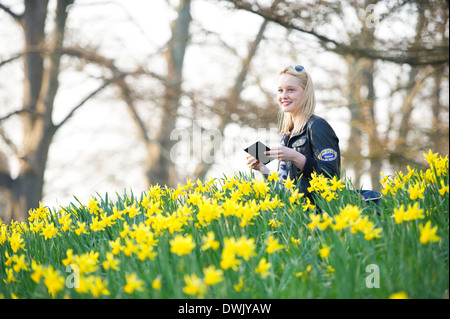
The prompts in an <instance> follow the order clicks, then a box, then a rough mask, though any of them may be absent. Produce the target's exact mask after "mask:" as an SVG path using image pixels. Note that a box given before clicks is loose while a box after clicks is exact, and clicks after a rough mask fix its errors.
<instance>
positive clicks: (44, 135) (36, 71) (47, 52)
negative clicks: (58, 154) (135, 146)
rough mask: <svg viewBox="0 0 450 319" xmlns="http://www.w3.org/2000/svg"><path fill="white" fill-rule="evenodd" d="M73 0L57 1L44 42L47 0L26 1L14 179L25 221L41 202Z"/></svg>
mask: <svg viewBox="0 0 450 319" xmlns="http://www.w3.org/2000/svg"><path fill="white" fill-rule="evenodd" d="M71 3H73V1H72V0H64V1H58V3H57V12H56V16H55V33H54V34H53V37H52V42H51V43H49V44H46V43H45V22H46V17H47V5H48V1H46V0H45V1H44V0H43V1H32V0H29V1H25V12H24V15H23V18H24V21H23V28H24V33H25V59H24V73H25V77H24V99H23V110H24V111H25V112H23V113H21V119H22V127H23V141H22V145H23V148H22V150H21V154H20V163H19V165H20V167H19V175H18V177H17V178H16V179H15V180H11V190H12V197H13V219H14V220H19V221H24V220H25V219H26V217H27V213H28V210H29V209H32V208H35V207H37V206H38V205H39V201H40V200H41V198H42V193H43V185H44V172H45V166H46V163H47V157H48V151H49V148H50V144H51V142H52V139H53V136H54V135H55V132H56V129H57V128H56V126H54V125H53V123H52V112H53V103H54V99H55V95H56V92H57V90H58V74H59V65H60V58H61V52H62V51H61V48H62V42H63V39H64V27H65V22H66V19H67V13H66V6H67V5H69V4H71Z"/></svg>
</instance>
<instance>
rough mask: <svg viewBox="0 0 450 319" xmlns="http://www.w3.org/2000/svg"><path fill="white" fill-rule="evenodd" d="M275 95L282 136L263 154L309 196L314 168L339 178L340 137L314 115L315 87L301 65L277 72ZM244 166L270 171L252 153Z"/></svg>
mask: <svg viewBox="0 0 450 319" xmlns="http://www.w3.org/2000/svg"><path fill="white" fill-rule="evenodd" d="M277 97H278V104H279V106H280V111H281V114H280V129H281V133H282V135H283V137H282V139H281V145H279V146H275V147H271V150H270V151H268V152H265V154H266V155H267V157H269V158H273V159H278V160H279V166H278V169H279V174H280V177H281V178H283V179H286V178H287V176H288V175H289V177H290V178H291V179H294V180H295V181H296V182H297V183H300V192H303V193H305V195H306V196H308V197H309V195H310V194H309V192H308V187H309V179H310V177H311V174H312V173H313V172H314V171H315V172H317V174H323V175H324V176H326V177H329V178H331V177H333V176H335V175H336V176H337V177H338V178H340V167H341V155H340V150H339V139H338V137H337V136H336V134H335V132H334V130H333V129H332V128H331V126H330V125H329V124H328V122H327V121H325V120H324V119H323V118H321V117H319V116H317V115H314V109H315V105H316V99H315V95H314V86H313V82H312V79H311V76H310V75H309V74H308V73H307V72H306V70H305V68H304V67H303V66H301V65H296V66H288V67H286V68H284V69H282V70H281V71H280V74H279V81H278V96H277ZM247 165H248V166H249V167H251V168H253V169H255V170H258V171H259V172H261V173H262V174H263V175H264V176H267V175H268V174H269V173H270V170H269V169H268V168H267V166H265V165H264V164H262V163H261V162H259V161H258V160H257V159H255V158H254V157H253V156H251V155H250V156H247Z"/></svg>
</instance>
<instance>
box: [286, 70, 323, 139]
mask: <svg viewBox="0 0 450 319" xmlns="http://www.w3.org/2000/svg"><path fill="white" fill-rule="evenodd" d="M283 74H290V75H293V76H295V77H296V78H297V79H298V80H299V82H300V83H299V84H300V86H301V87H302V89H303V99H302V101H301V104H300V107H299V110H298V112H297V113H296V115H295V119H294V118H293V117H292V115H291V114H290V113H285V112H283V110H281V108H280V116H279V129H280V133H281V134H286V135H292V134H296V133H300V132H301V131H302V130H303V128H304V127H305V125H306V123H307V122H308V120H309V118H310V117H311V116H312V115H313V114H314V110H315V107H316V97H315V94H314V85H313V81H312V79H311V76H310V75H309V74H308V73H307V72H306V70H304V69H303V70H302V71H300V72H297V71H296V70H295V67H294V66H288V67H285V68H283V69H282V70H281V71H280V73H279V75H280V76H281V75H283Z"/></svg>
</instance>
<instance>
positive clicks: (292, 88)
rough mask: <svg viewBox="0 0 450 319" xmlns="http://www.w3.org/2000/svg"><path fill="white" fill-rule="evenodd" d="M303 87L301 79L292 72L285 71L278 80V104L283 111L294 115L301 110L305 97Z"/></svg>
mask: <svg viewBox="0 0 450 319" xmlns="http://www.w3.org/2000/svg"><path fill="white" fill-rule="evenodd" d="M303 91H304V90H303V88H302V87H301V86H300V80H299V79H298V78H297V77H295V76H293V75H290V74H287V73H283V74H281V75H280V78H279V80H278V95H277V97H278V104H279V105H280V108H281V109H282V110H283V112H289V113H291V114H292V115H293V114H294V113H295V112H296V111H299V110H300V103H301V102H302V99H303Z"/></svg>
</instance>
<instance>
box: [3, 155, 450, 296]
mask: <svg viewBox="0 0 450 319" xmlns="http://www.w3.org/2000/svg"><path fill="white" fill-rule="evenodd" d="M425 160H427V162H428V164H429V168H428V169H426V170H425V171H423V170H418V169H411V168H408V172H406V173H402V172H397V173H396V174H395V175H394V176H389V177H386V178H384V179H383V180H382V181H380V182H381V184H382V187H383V190H382V192H383V197H382V199H381V200H379V202H378V204H373V203H370V202H369V203H367V202H365V201H364V200H363V199H362V198H361V197H360V196H359V195H358V193H357V192H356V191H355V190H354V189H353V187H352V185H351V183H350V182H349V181H343V180H336V179H333V180H330V179H326V178H324V177H322V176H315V177H314V178H313V180H312V182H311V185H312V188H313V191H314V196H315V206H313V205H311V204H308V202H307V201H306V200H305V199H304V198H303V197H301V195H298V194H297V193H296V188H295V186H293V187H291V186H290V185H289V184H287V185H284V183H282V182H281V181H279V180H277V178H276V174H273V175H271V176H270V177H269V179H270V180H269V181H261V180H259V179H256V178H255V176H254V175H252V174H251V173H250V174H246V173H242V172H238V173H237V174H236V175H235V176H232V177H230V176H224V177H223V178H221V179H212V180H209V181H201V180H198V181H196V182H195V183H192V182H191V181H186V184H185V185H179V186H178V187H177V188H167V187H160V186H159V185H153V186H152V187H150V189H149V190H147V191H146V192H143V193H141V194H138V195H135V194H133V192H132V191H130V192H129V193H125V194H116V199H115V200H111V199H110V198H111V195H110V194H105V195H104V196H100V195H99V194H96V195H93V196H92V198H91V199H90V200H89V202H88V203H82V202H80V201H78V200H76V198H75V202H74V203H71V204H70V205H69V206H67V207H60V208H58V209H56V210H55V209H50V208H48V207H43V206H42V205H41V206H40V207H38V208H36V209H33V210H31V211H30V218H29V221H28V222H26V223H19V222H12V223H11V224H10V225H6V224H4V223H1V221H0V296H1V297H3V298H34V299H39V298H73V299H77V298H210V299H216V298H246V299H250V298H251V299H254V298H285V299H291V298H389V297H403V298H406V297H408V298H433V299H434V298H448V283H449V276H448V274H449V260H448V256H449V247H448V244H449V240H448V239H449V238H448V231H449V218H448V212H449V192H448V159H447V157H445V158H442V157H439V158H438V154H433V153H432V152H431V151H430V152H429V153H428V154H425ZM319 207H320V213H318V211H319V210H318V208H319ZM83 223H84V227H85V232H82V227H80V226H82V225H83ZM427 223H429V225H428V226H427ZM177 235H181V236H177ZM208 236H209V237H208ZM190 239H192V240H191V241H189V240H190ZM264 266H266V267H264Z"/></svg>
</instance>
